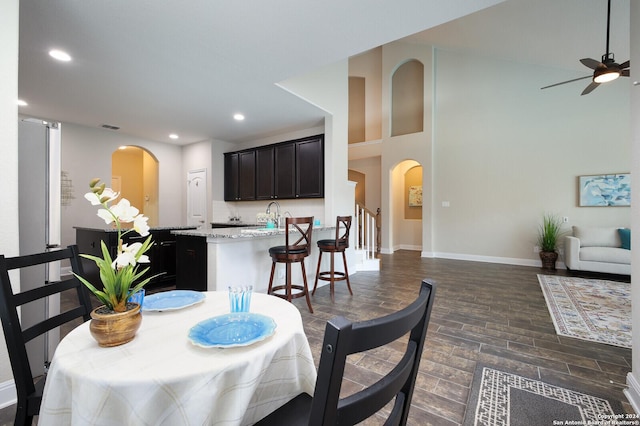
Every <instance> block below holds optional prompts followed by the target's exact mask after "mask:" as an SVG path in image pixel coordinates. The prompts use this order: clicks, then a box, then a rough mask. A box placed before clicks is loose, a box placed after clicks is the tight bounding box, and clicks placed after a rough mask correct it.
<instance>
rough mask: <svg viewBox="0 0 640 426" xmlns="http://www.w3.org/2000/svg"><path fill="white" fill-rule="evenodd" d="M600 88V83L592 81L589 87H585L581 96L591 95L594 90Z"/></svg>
mask: <svg viewBox="0 0 640 426" xmlns="http://www.w3.org/2000/svg"><path fill="white" fill-rule="evenodd" d="M598 86H600V83H596V82H595V81H592V82H591V84H589V85H588V86H587V87H585V89H584V90H583V91H582V93H580V96H582V95H588V94H589V93H591V92H593V90H594V89H595V88H596V87H598Z"/></svg>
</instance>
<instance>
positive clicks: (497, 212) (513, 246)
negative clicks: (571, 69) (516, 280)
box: [433, 50, 631, 259]
mask: <svg viewBox="0 0 640 426" xmlns="http://www.w3.org/2000/svg"><path fill="white" fill-rule="evenodd" d="M435 69H436V71H435V75H436V80H435V101H434V104H435V108H434V121H435V123H436V124H435V126H434V130H435V131H434V161H433V179H434V183H435V190H434V221H433V225H434V226H433V233H434V246H435V249H436V251H437V252H439V253H440V255H441V256H459V255H474V256H488V257H496V258H516V259H537V255H536V254H534V252H533V246H534V244H535V240H536V229H537V224H538V223H539V221H540V220H541V217H542V215H543V213H544V212H555V213H558V214H559V215H561V216H567V217H569V223H568V225H599V226H629V225H630V209H629V208H627V207H617V208H613V207H609V208H585V207H577V176H579V175H588V174H601V173H621V172H629V171H630V168H631V163H630V148H631V147H630V134H629V120H630V115H629V83H630V82H629V80H628V79H620V80H619V81H616V82H613V83H612V84H610V85H607V86H604V87H600V88H598V89H597V90H595V91H594V92H592V93H591V94H589V95H588V96H580V92H581V91H582V89H583V87H584V86H586V84H587V83H584V82H578V83H576V84H567V85H564V86H558V87H555V88H552V89H547V90H540V87H542V86H544V85H545V84H549V83H553V82H555V81H563V80H566V78H567V73H566V72H564V71H560V70H553V69H544V68H541V67H536V66H532V65H527V64H518V63H514V62H509V61H503V60H497V59H492V58H486V57H477V56H472V55H466V54H461V53H454V52H449V51H443V50H437V51H436V57H435ZM442 201H449V202H450V205H451V207H449V208H445V207H442Z"/></svg>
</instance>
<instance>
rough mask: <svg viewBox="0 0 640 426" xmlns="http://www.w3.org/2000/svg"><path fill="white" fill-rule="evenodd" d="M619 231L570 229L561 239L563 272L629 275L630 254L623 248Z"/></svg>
mask: <svg viewBox="0 0 640 426" xmlns="http://www.w3.org/2000/svg"><path fill="white" fill-rule="evenodd" d="M619 229H620V228H597V227H583V226H574V227H573V235H570V236H566V237H565V238H564V263H565V265H566V266H567V269H570V270H574V271H591V272H602V273H607V274H620V275H631V250H630V248H629V249H627V248H623V244H622V242H623V241H622V239H621V238H620V231H619ZM627 244H629V243H628V241H625V245H627Z"/></svg>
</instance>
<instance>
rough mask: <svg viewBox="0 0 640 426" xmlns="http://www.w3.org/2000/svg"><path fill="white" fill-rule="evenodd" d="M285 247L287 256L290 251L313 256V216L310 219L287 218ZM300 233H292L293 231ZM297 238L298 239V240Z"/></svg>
mask: <svg viewBox="0 0 640 426" xmlns="http://www.w3.org/2000/svg"><path fill="white" fill-rule="evenodd" d="M285 229H286V235H285V246H286V249H287V254H289V252H290V251H294V252H299V251H301V249H304V250H305V251H306V255H307V256H308V255H309V254H311V234H312V233H313V216H310V217H287V218H286V221H285ZM294 229H295V230H296V231H298V233H295V232H291V231H292V230H294ZM296 238H297V239H296Z"/></svg>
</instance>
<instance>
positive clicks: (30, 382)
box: [0, 245, 91, 425]
mask: <svg viewBox="0 0 640 426" xmlns="http://www.w3.org/2000/svg"><path fill="white" fill-rule="evenodd" d="M62 260H69V261H70V262H71V269H72V270H73V271H74V272H75V273H77V274H79V275H82V265H81V263H80V256H79V254H78V247H77V246H75V245H73V246H69V247H67V248H65V249H62V250H56V251H49V252H45V253H37V254H31V255H26V256H17V257H5V256H4V255H0V318H1V319H2V328H3V330H4V337H5V341H6V343H7V350H8V352H9V360H10V362H11V369H12V370H13V378H14V381H15V385H16V393H17V397H18V398H17V399H18V403H17V408H16V417H15V424H16V425H31V424H32V422H33V416H36V415H38V413H39V412H40V403H41V402H42V391H43V390H44V382H45V379H46V375H44V376H40V377H38V378H35V377H34V376H33V373H32V367H31V364H30V363H29V358H28V356H27V349H26V346H25V345H26V343H27V342H29V341H31V340H33V339H34V338H36V337H38V336H41V335H43V334H45V333H47V332H48V331H50V330H53V329H54V328H56V327H59V326H61V325H62V324H65V323H67V322H69V321H72V320H75V319H76V318H82V319H83V320H84V321H87V320H89V319H90V313H91V300H90V298H89V291H88V289H87V288H86V287H85V286H84V285H83V284H82V283H81V282H80V280H78V279H77V278H76V277H75V276H72V277H71V278H68V279H65V280H61V281H56V282H46V283H45V282H44V278H43V282H38V283H30V282H29V283H26V282H24V281H25V280H21V281H20V285H21V287H23V288H30V290H26V291H22V292H19V293H14V292H13V290H12V287H11V279H10V277H9V271H11V270H14V269H16V270H21V269H23V268H30V267H38V268H41V269H42V276H43V277H44V276H45V275H44V270H45V268H47V267H48V266H49V264H51V263H53V262H59V261H62ZM73 289H75V290H76V292H75V294H76V296H77V303H76V302H75V301H74V302H70V303H72V304H73V303H75V305H74V306H73V308H71V309H67V310H65V311H64V312H60V313H59V314H56V315H52V316H50V317H49V318H45V319H43V320H42V321H41V322H38V323H36V324H33V325H31V326H28V327H26V328H24V329H23V328H22V326H21V323H20V317H19V316H18V308H19V307H20V306H23V305H26V304H27V303H31V302H34V301H38V300H43V299H45V298H47V297H50V296H53V295H56V294H60V293H62V292H63V291H67V290H73ZM65 300H66V299H65ZM61 311H62V309H61Z"/></svg>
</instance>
